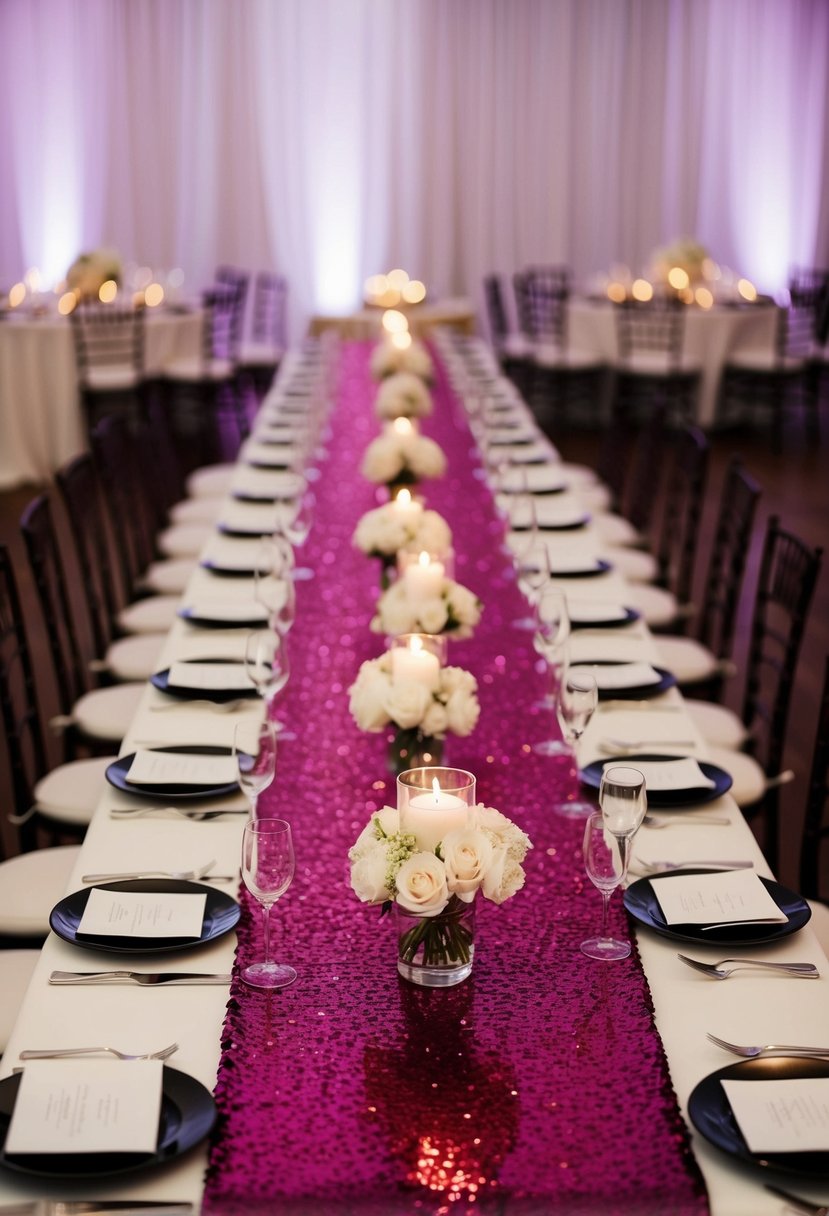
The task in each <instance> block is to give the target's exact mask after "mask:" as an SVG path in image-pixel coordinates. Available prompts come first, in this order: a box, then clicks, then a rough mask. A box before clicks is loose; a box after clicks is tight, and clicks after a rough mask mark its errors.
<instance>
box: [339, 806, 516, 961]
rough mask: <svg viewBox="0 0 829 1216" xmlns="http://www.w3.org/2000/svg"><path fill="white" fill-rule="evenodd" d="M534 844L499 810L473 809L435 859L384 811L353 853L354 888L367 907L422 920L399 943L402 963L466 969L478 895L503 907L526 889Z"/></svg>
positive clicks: (394, 813) (374, 818)
mask: <svg viewBox="0 0 829 1216" xmlns="http://www.w3.org/2000/svg"><path fill="white" fill-rule="evenodd" d="M532 847H533V846H532V842H531V841H530V838H529V836H527V834H526V832H523V831H522V830H521V828H519V827H518V826H517V824H515V823H513V822H512V820H511V819H508V818H507V817H506V815H503V814H502V813H501V812H500V811H497V810H495V808H494V807H487V806H483V805H478V806H474V807H471V808H470V811H469V819H468V823H467V824H466V826H465V827H463V828H457V829H455V830H453V831H450V832H447V834H446V835H445V836H444V837H443V838H442V839H441V840H440V841H439V842H438V844H437V845H436V846H435V849H434V851H433V852H427V851H424V850H422V849H420V848H419V847H418V843H417V838H416V837H415V836H414V835H413V834H411V833H407V832H402V831H401V830H400V815H399V812H398V811H397V810H395V809H394V808H393V807H388V806H387V807H383V809H382V810H381V811H379V812H378V813H377V814H375V815H373V816H372V818H371V820H370V821H369V823H368V824H367V825H366V827H365V828H364V829H363V831H362V832H361V833H360V835H359V837H358V838H357V840H356V842H355V843H354V845H353V846H352V848H351V849H350V850H349V854H348V858H349V861H350V862H351V886H352V888H353V890H354V891H355V893H356V895H357V897H358V898H359V899H360V900H362V902H363V903H370V904H383V905H384V911H388V910H389V909H390V908H391V906H392V904H393V903H396V904H397V905H398V907H399V908H401V909H403V910H404V911H405V912H407V913H409V914H410V915H414V916H417V917H418V918H419V920H418V921H417V922H416V923H415V924H414V926H413V927H412V928H409V929H408V930H407V931H406V932H405V933H403V935H402V936H401V938H400V943H399V954H400V958H401V959H402V960H404V961H405V962H409V963H411V962H413V961H414V959H415V956H416V955H418V954H419V955H420V957H421V959H422V962H423V964H424V965H426V966H430V965H435V964H438V965H439V964H441V963H445V962H447V961H458V962H469V959H470V957H471V955H470V950H471V946H472V937H471V932H470V929H469V928H468V927H467V922H466V921H465V919H464V917H463V911H464V905H467V904H471V903H472V902H473V901H474V899H475V896H476V895H477V893H478V891H479V890H480V891H481V893H482V895H483V897H484V899H489V900H491V901H492V902H493V903H496V904H502V903H503V902H504V901H505V900H507V899H510V898H511V897H512V896H513V895H515V893H516V892H517V891H520V890H521V888H522V887H523V886H524V882H525V874H524V869H523V866H522V862H523V860H524V858H525V856H526V854H527V851H528V850H529V849H531V848H532Z"/></svg>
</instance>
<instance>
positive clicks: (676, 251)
mask: <svg viewBox="0 0 829 1216" xmlns="http://www.w3.org/2000/svg"><path fill="white" fill-rule="evenodd" d="M710 259H711V255H710V254H709V252H708V250H707V249H706V248H705V246H704V245H700V244H699V242H698V241H693V240H691V238H690V237H682V238H681V239H680V240H678V241H673V242H672V243H671V244H670V245H665V246H664V247H663V248H661V249H657V250H656V251H655V252H654V253H653V255H652V258H651V265H652V271H651V273H652V275H653V278H654V281H655V282H658V283H667V282H668V275H669V274H670V272H671V271H672V270H673V269H675V268H678V269H679V270H684V271H685V273H686V274H687V275H688V281H689V283H691V284H694V283H700V282H702V280H703V279H704V278H705V274H704V268H705V263H706V262H709V261H710Z"/></svg>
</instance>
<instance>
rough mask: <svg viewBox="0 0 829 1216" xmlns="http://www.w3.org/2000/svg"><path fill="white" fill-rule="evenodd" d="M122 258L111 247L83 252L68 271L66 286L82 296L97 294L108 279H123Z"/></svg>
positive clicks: (118, 280) (116, 280)
mask: <svg viewBox="0 0 829 1216" xmlns="http://www.w3.org/2000/svg"><path fill="white" fill-rule="evenodd" d="M121 273H122V271H121V259H120V258H119V256H118V254H117V253H114V252H113V251H112V250H111V249H95V250H93V251H92V252H91V253H81V254H78V256H77V257H76V258H75V261H74V262H73V263H72V265H71V266H70V267H69V269H68V270H67V272H66V286H67V287H68V288H69V290H70V291H76V292H77V293H78V295H80V296H97V294H98V292H99V291H100V289H101V286H102V284H104V283H106V281H107V280H108V279H114V281H115V282H116V283H118V282H120V279H121Z"/></svg>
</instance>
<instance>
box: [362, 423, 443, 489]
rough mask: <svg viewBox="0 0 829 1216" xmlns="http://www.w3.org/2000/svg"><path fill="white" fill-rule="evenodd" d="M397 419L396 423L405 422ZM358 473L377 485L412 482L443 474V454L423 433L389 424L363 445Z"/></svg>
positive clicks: (409, 483)
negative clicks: (366, 444) (364, 446)
mask: <svg viewBox="0 0 829 1216" xmlns="http://www.w3.org/2000/svg"><path fill="white" fill-rule="evenodd" d="M407 421H408V419H405V418H399V419H397V422H407ZM360 472H361V474H362V475H363V477H365V479H366V481H371V482H374V483H375V484H377V485H413V484H414V483H415V482H417V481H420V480H421V479H422V478H431V477H443V475H444V473H445V472H446V457H445V456H444V454H443V451H442V449H441V447H440V445H439V444H437V443H435V441H434V439H429V438H427V436H426V435H419V434H418V433H417V431H415V430H414V429H413V428H412V427H410V428H409V429H408V430H405V429H402V428H399V427H397V426H396V425H392V426H390V427H389V428H388V429H387V430H386V431H385V432H384V433H383V434H382V435H378V437H377V438H376V439H373V440H372V441H371V443H370V444H369V445H368V447H367V448H366V451H365V454H364V456H363V463H362V465H361V466H360Z"/></svg>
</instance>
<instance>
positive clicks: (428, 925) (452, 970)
mask: <svg viewBox="0 0 829 1216" xmlns="http://www.w3.org/2000/svg"><path fill="white" fill-rule="evenodd" d="M394 917H395V926H396V930H397V970H398V972H399V974H400V975H402V976H403V978H404V979H406V980H409V981H410V982H411V983H413V984H420V985H422V986H423V987H426V988H451V987H452V986H453V985H454V984H460V983H461V982H462V981H463V980H465V979H466V978H467V976H468V975H469V974H470V972H471V971H472V960H473V959H474V957H475V900H474V899H473V900H472V901H471V902H470V903H468V904H467V903H464V902H463V900H461V899H458V897H457V896H456V895H453V896H452V898H451V899H450V900H449V903H448V904H447V905H446V907H445V908H444V910H443V912H440V913H438V915H437V916H421V915H420V914H418V913H415V912H407V911H406V909H405V908H401V907H400V905H399V904H398V903H395V905H394Z"/></svg>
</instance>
